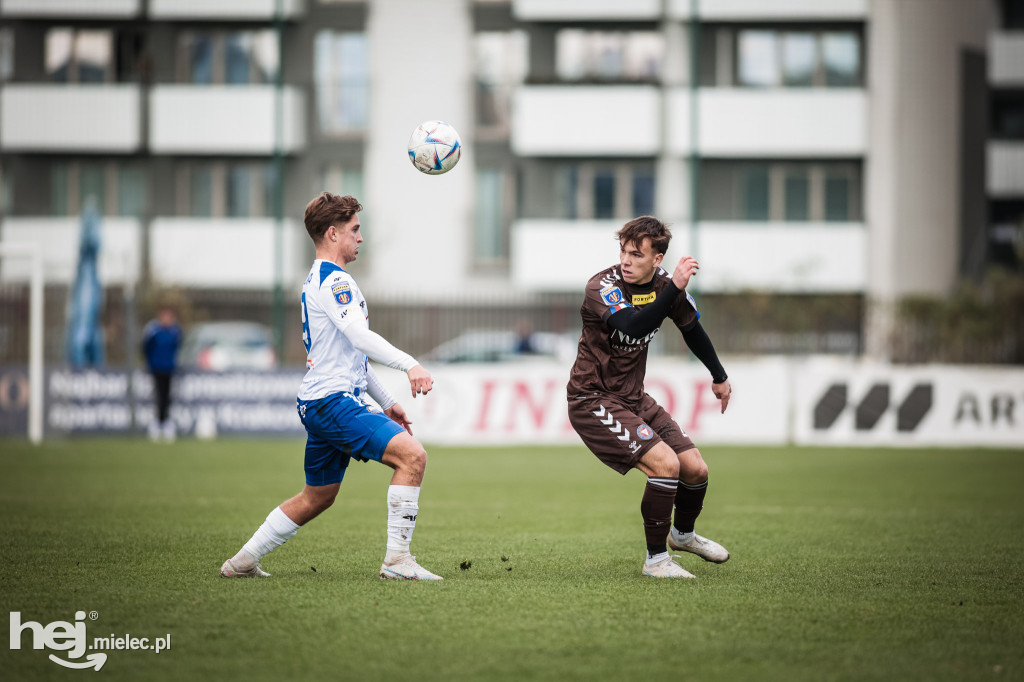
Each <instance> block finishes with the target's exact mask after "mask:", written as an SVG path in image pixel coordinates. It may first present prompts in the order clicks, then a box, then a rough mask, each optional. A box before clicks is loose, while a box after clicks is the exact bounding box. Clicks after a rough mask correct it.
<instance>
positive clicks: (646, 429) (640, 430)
mask: <svg viewBox="0 0 1024 682" xmlns="http://www.w3.org/2000/svg"><path fill="white" fill-rule="evenodd" d="M636 435H638V436H639V437H640V440H650V439H651V438H652V437H654V431H652V430H651V427H650V426H648V425H647V424H641V425H640V426H638V427H636Z"/></svg>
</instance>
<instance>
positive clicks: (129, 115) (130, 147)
mask: <svg viewBox="0 0 1024 682" xmlns="http://www.w3.org/2000/svg"><path fill="white" fill-rule="evenodd" d="M139 98H140V94H139V87H138V86H137V85H50V84H38V85H36V84H24V85H22V84H14V85H6V86H4V88H3V90H2V93H0V147H2V148H3V150H4V151H61V152H64V151H75V152H134V151H137V150H138V149H139V147H140V145H141V132H140V126H139V119H140V108H139V103H140V99H139Z"/></svg>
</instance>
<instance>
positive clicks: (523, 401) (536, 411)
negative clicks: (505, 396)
mask: <svg viewBox="0 0 1024 682" xmlns="http://www.w3.org/2000/svg"><path fill="white" fill-rule="evenodd" d="M555 387H556V382H555V381H554V380H553V379H548V380H547V381H546V382H544V396H543V399H542V401H541V403H540V404H537V403H536V402H535V401H534V398H533V394H532V393H531V392H530V385H529V384H528V383H527V382H525V381H516V382H515V383H514V384H513V389H512V401H511V402H510V403H509V406H508V420H507V421H506V422H505V430H506V431H509V432H512V431H515V429H516V413H517V411H518V410H517V408H518V407H519V406H520V405H523V406H524V407H526V409H527V410H528V411H529V415H530V416H531V417H532V418H533V425H534V426H535V427H536V428H537V430H538V431H540V430H542V429H543V428H544V422H545V421H546V418H547V415H549V414H551V412H552V408H551V392H552V391H553V390H555Z"/></svg>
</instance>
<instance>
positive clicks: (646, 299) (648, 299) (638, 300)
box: [633, 291, 658, 305]
mask: <svg viewBox="0 0 1024 682" xmlns="http://www.w3.org/2000/svg"><path fill="white" fill-rule="evenodd" d="M657 296H658V295H657V294H655V293H654V292H653V291H652V292H651V293H649V294H633V305H646V304H648V303H654V299H655V298H657Z"/></svg>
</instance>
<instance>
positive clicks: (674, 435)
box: [569, 393, 694, 474]
mask: <svg viewBox="0 0 1024 682" xmlns="http://www.w3.org/2000/svg"><path fill="white" fill-rule="evenodd" d="M569 422H570V423H571V424H572V427H573V428H574V429H575V430H576V433H578V434H579V436H580V438H582V439H583V442H584V443H585V444H586V446H587V447H588V448H590V451H591V452H593V453H594V454H595V455H597V458H598V459H599V460H601V461H602V462H604V463H605V464H607V465H608V466H610V467H611V468H612V469H615V470H616V471H618V472H619V473H620V474H626V473H627V472H628V471H629V470H630V469H632V468H634V467H635V466H636V463H637V461H639V459H640V458H641V457H643V455H644V453H645V452H647V451H648V450H650V449H651V448H652V447H654V446H655V445H656V444H657V443H660V442H662V441H664V442H665V443H668V445H669V447H671V448H672V449H673V450H674V451H675V452H685V451H686V450H689V449H690V448H692V447H694V445H693V441H692V440H690V437H689V436H687V435H686V432H685V431H683V429H682V427H681V426H679V424H677V423H676V420H675V419H673V418H672V415H670V414H669V413H668V412H666V411H665V409H664V408H663V407H662V406H661V405H659V404H658V403H657V402H655V400H654V398H652V397H651V396H649V395H647V394H646V393H645V394H644V397H643V398H641V399H640V402H639V403H627V402H624V401H622V400H620V399H619V398H615V397H612V396H607V395H594V396H586V397H583V398H570V399H569Z"/></svg>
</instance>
